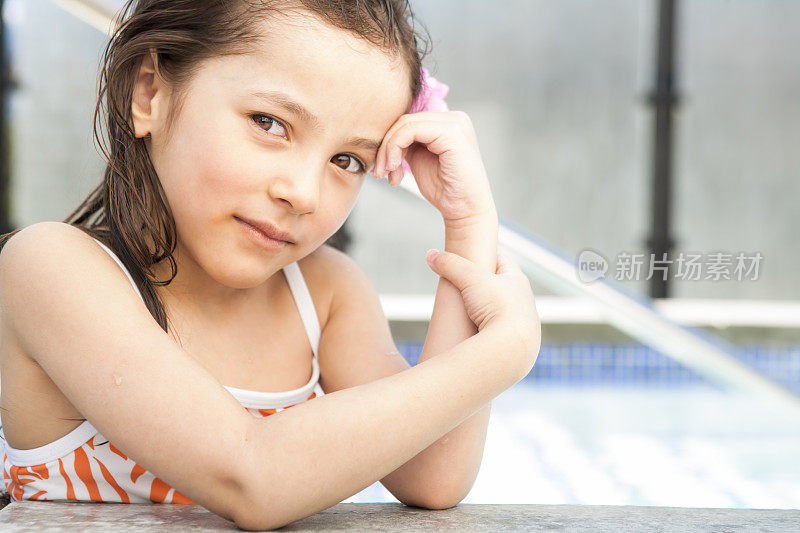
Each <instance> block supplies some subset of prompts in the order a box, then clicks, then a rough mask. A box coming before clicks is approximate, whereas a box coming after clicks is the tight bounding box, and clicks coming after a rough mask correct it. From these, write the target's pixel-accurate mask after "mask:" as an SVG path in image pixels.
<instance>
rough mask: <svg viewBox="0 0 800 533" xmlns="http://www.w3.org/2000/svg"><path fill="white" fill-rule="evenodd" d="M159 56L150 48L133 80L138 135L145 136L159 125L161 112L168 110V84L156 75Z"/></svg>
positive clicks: (132, 104) (134, 113)
mask: <svg viewBox="0 0 800 533" xmlns="http://www.w3.org/2000/svg"><path fill="white" fill-rule="evenodd" d="M157 66H158V56H157V55H156V53H155V51H154V50H152V49H151V50H150V53H149V54H147V55H146V56H145V57H144V58H143V59H142V64H141V66H140V67H139V72H138V74H137V75H136V78H135V80H134V82H133V97H132V100H131V115H132V117H133V127H134V132H135V134H136V137H144V136H145V135H147V134H148V133H151V132H152V131H153V130H154V129H156V128H157V127H158V123H159V121H160V120H161V119H162V117H161V116H160V114H162V113H164V112H165V111H166V109H165V106H166V103H167V102H166V99H165V97H166V93H167V91H166V86H165V84H164V82H163V80H162V79H161V77H160V76H158V75H156V70H157Z"/></svg>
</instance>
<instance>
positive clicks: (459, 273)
mask: <svg viewBox="0 0 800 533" xmlns="http://www.w3.org/2000/svg"><path fill="white" fill-rule="evenodd" d="M432 255H433V253H432V252H431V251H429V252H428V255H427V259H428V264H429V265H430V267H431V269H432V270H433V271H434V272H436V273H437V274H438V275H440V276H442V277H443V278H445V279H446V280H447V281H449V282H450V283H452V284H453V285H454V286H455V287H456V288H457V289H458V290H459V291H460V292H461V298H462V299H463V300H464V308H465V309H466V311H467V315H469V318H470V320H472V322H473V323H474V324H475V325H476V326H477V327H478V331H479V332H480V331H483V330H485V329H487V328H490V326H491V328H490V329H493V330H498V331H502V334H503V335H504V337H505V336H511V337H512V340H516V341H517V343H518V345H519V347H520V353H522V354H523V363H524V364H525V365H527V366H526V370H525V372H524V373H523V375H525V374H527V373H528V372H529V371H530V369H531V368H532V367H533V364H534V363H535V362H536V358H537V356H538V355H539V348H540V345H541V322H540V321H539V313H538V312H537V311H536V303H535V302H534V297H533V290H532V289H531V284H530V281H529V280H528V277H527V276H526V275H525V274H524V273H523V272H522V270H520V268H519V266H518V265H517V264H516V263H514V262H513V261H512V260H511V259H510V258H508V257H506V256H504V255H502V254H499V253H498V254H497V267H496V269H495V273H494V274H488V273H486V271H484V270H481V269H479V268H478V267H477V265H475V263H473V262H472V261H469V260H468V259H465V258H464V257H461V256H460V255H458V254H454V253H450V252H445V251H442V252H439V253H438V254H437V255H436V256H435V257H431V256H432Z"/></svg>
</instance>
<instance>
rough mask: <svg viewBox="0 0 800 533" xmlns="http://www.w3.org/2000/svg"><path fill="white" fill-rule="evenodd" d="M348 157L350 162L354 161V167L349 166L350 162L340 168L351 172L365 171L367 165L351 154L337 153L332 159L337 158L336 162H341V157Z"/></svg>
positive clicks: (361, 172)
mask: <svg viewBox="0 0 800 533" xmlns="http://www.w3.org/2000/svg"><path fill="white" fill-rule="evenodd" d="M348 157H349V158H350V161H351V162H354V163H355V164H356V168H350V167H351V166H352V164H350V165H347V166H346V167H340V168H343V169H345V170H346V171H348V172H352V173H354V174H363V173H364V172H366V170H367V167H366V166H365V165H364V163H362V162H361V161H360V160H359V159H357V158H356V157H354V156H352V155H349V154H339V155H337V156H335V157H334V158H333V159H334V161H336V160H338V162H342V158H348ZM345 162H346V159H345Z"/></svg>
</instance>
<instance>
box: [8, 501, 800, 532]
mask: <svg viewBox="0 0 800 533" xmlns="http://www.w3.org/2000/svg"><path fill="white" fill-rule="evenodd" d="M165 529H175V530H184V529H191V530H192V531H200V532H203V531H236V530H238V528H236V526H235V525H234V524H233V523H232V522H228V521H227V520H225V519H223V518H220V517H218V516H216V515H215V514H213V513H211V512H209V511H207V510H206V509H204V508H203V507H201V506H199V505H159V504H154V505H147V504H144V505H143V504H111V503H109V504H95V503H61V502H58V503H56V502H31V501H25V502H13V503H11V504H10V505H8V506H6V507H5V508H4V509H3V510H2V511H0V531H3V532H7V533H12V532H14V533H20V532H37V533H38V532H42V531H115V532H116V531H163V530H165ZM348 529H352V530H359V531H366V530H374V531H387V532H407V531H438V530H450V531H490V532H498V531H571V532H573V531H574V532H580V531H593V532H604V531H608V532H615V533H616V532H619V531H630V530H635V531H654V532H655V531H659V532H664V531H675V532H695V531H719V532H723V531H725V532H728V531H732V530H736V531H760V532H772V531H798V529H800V510H797V509H716V508H684V507H645V506H627V505H626V506H613V505H481V504H461V505H458V506H457V507H454V508H452V509H446V510H442V511H430V510H426V509H418V508H413V507H406V506H404V505H402V504H399V503H340V504H338V505H335V506H333V507H331V508H330V509H326V510H325V511H322V512H320V513H317V514H315V515H313V516H310V517H308V518H306V519H304V520H300V521H297V522H295V523H293V524H290V525H288V526H286V527H285V528H282V529H281V531H332V530H348Z"/></svg>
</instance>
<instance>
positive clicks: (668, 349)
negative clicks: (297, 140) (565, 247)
mask: <svg viewBox="0 0 800 533" xmlns="http://www.w3.org/2000/svg"><path fill="white" fill-rule="evenodd" d="M54 1H55V2H56V3H57V4H59V5H60V6H62V7H63V8H64V9H66V10H68V11H69V12H70V13H72V14H74V15H75V16H77V17H79V18H81V19H82V20H85V21H86V22H87V23H89V24H91V25H92V26H93V27H95V28H97V29H99V30H100V31H103V32H106V33H107V34H111V33H113V28H112V26H111V21H112V20H113V18H114V16H115V15H116V13H117V10H118V9H119V8H120V7H121V5H122V2H120V1H119V0H54ZM384 183H385V182H384ZM376 185H377V184H376ZM400 188H402V189H403V190H406V191H408V193H409V194H411V195H413V196H415V197H417V198H419V199H420V200H422V201H425V199H424V198H423V197H422V195H421V194H420V192H419V190H418V189H417V186H416V182H415V181H414V178H413V177H411V176H407V177H406V179H404V180H403V182H402V183H401V184H400ZM500 222H501V223H500V232H499V241H498V244H499V247H500V249H501V251H503V252H504V253H506V254H508V255H510V256H513V257H514V258H515V260H516V261H517V262H518V263H519V264H520V266H521V267H522V268H523V269H524V270H525V272H526V273H527V274H528V275H529V276H530V277H531V279H533V280H534V281H536V282H538V283H539V284H541V285H543V286H545V287H547V288H548V289H550V290H551V291H552V292H555V293H557V294H563V295H567V296H573V297H578V298H581V299H583V300H584V301H588V302H592V305H593V306H594V308H595V310H596V311H597V312H599V313H600V314H601V315H602V316H603V319H604V321H606V322H607V323H609V324H611V325H613V326H615V327H616V328H618V329H619V330H620V331H623V332H625V333H626V334H628V335H629V336H631V337H633V338H635V339H637V340H639V341H640V342H642V343H643V344H646V345H648V346H650V347H652V348H654V349H656V350H658V351H660V352H661V353H663V354H665V355H667V356H669V357H671V358H672V359H674V360H676V361H678V362H679V363H681V364H683V365H685V366H686V367H688V368H690V369H692V370H693V371H695V372H696V373H697V374H699V375H701V376H703V377H704V378H706V379H708V380H709V381H711V382H714V383H717V384H719V385H722V386H725V387H731V388H733V389H736V390H740V391H746V392H749V393H752V394H755V395H757V396H759V397H761V398H763V399H765V400H767V401H770V402H774V403H775V405H776V406H778V407H783V408H786V409H787V410H789V411H790V412H791V413H792V414H793V415H795V416H800V397H798V396H797V395H796V394H794V393H792V392H791V391H789V390H788V389H786V388H784V387H782V386H780V385H779V384H777V383H775V382H773V381H771V380H770V379H768V378H766V377H764V376H762V375H761V374H759V373H758V372H756V371H754V370H752V369H751V368H750V367H748V366H747V365H745V364H743V363H741V362H740V361H738V360H737V359H736V358H735V357H734V356H733V355H732V350H731V347H730V346H728V345H727V344H726V343H724V342H723V341H721V340H720V339H717V338H715V337H713V336H711V335H709V334H707V333H703V332H700V331H692V330H689V329H688V328H686V327H684V326H681V325H679V324H677V323H675V322H673V321H672V320H670V319H668V318H667V317H665V316H664V315H663V314H662V313H660V312H659V310H658V309H657V308H655V307H654V305H653V302H652V301H651V300H649V299H647V298H645V297H641V296H637V295H634V294H632V293H628V292H627V291H626V290H624V289H623V288H622V287H620V286H617V285H615V284H613V283H612V282H610V281H608V280H599V281H596V282H594V283H591V284H586V283H582V282H581V281H580V280H579V279H578V275H577V270H576V268H575V265H574V264H573V262H572V261H571V260H568V259H566V258H564V257H561V256H560V255H559V254H558V253H557V252H556V251H555V250H551V249H549V248H548V247H547V246H545V245H544V244H542V243H541V242H538V239H536V238H535V237H534V236H533V235H528V234H525V233H524V232H523V231H522V230H521V229H512V227H511V225H510V224H509V223H507V222H505V221H504V220H502V219H501V220H500ZM412 298H413V297H412Z"/></svg>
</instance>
